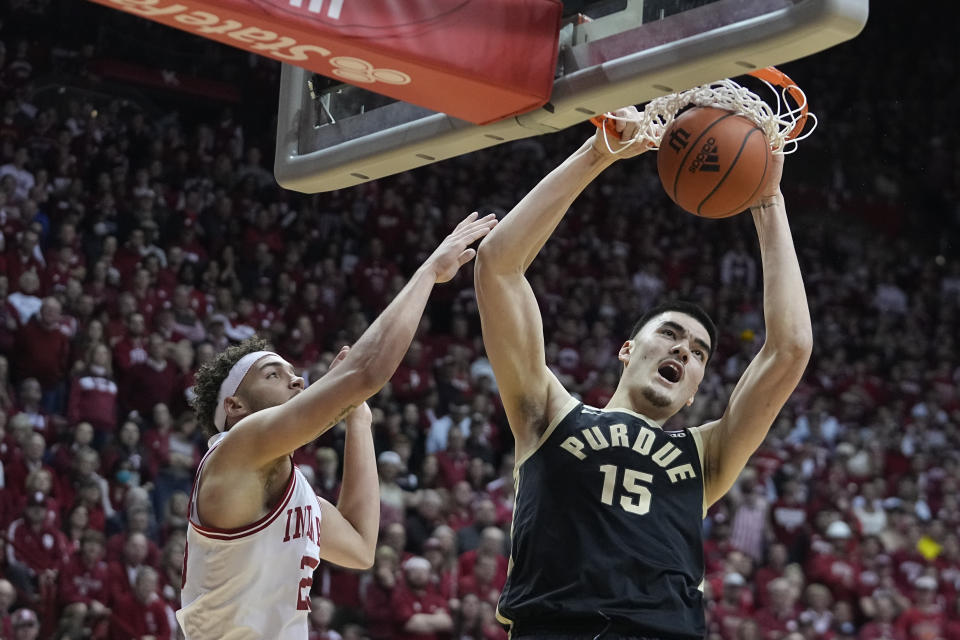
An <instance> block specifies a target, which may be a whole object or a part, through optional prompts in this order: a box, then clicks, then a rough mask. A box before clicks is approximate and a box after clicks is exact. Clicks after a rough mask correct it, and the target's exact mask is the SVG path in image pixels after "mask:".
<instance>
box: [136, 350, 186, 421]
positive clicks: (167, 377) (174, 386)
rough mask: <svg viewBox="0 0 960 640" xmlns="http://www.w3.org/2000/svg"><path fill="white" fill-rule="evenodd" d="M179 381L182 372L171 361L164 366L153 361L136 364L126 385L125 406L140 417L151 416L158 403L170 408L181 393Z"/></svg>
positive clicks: (166, 361) (167, 361)
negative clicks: (133, 410) (135, 411)
mask: <svg viewBox="0 0 960 640" xmlns="http://www.w3.org/2000/svg"><path fill="white" fill-rule="evenodd" d="M179 381H180V370H179V369H177V367H176V366H175V365H174V364H173V363H172V362H170V361H169V360H165V361H164V362H163V364H162V365H158V364H157V363H154V362H153V361H147V362H141V363H138V364H135V365H133V366H132V367H130V371H129V380H128V383H127V384H125V385H124V390H125V391H126V392H127V393H125V394H124V395H125V396H126V397H125V401H126V402H125V405H126V406H128V407H130V408H131V409H136V410H137V411H139V412H140V415H150V412H151V411H152V410H153V406H154V405H155V404H157V403H160V402H162V403H164V404H166V405H167V406H170V403H171V400H172V399H174V398H175V396H176V395H177V393H178V391H179V389H178V383H179Z"/></svg>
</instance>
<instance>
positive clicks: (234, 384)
mask: <svg viewBox="0 0 960 640" xmlns="http://www.w3.org/2000/svg"><path fill="white" fill-rule="evenodd" d="M264 356H277V357H278V358H279V357H280V356H278V355H277V354H276V353H274V352H273V351H254V352H253V353H248V354H247V355H245V356H243V357H242V358H240V360H238V361H237V364H235V365H233V367H232V368H231V369H230V373H228V374H227V377H226V378H225V379H224V381H223V383H222V384H221V385H220V393H218V394H217V410H216V411H214V413H213V426H215V427H216V428H217V431H223V430H224V429H225V428H226V426H227V412H226V411H224V410H223V401H224V400H226V399H227V398H229V397H230V396H232V395H234V394H236V393H237V389H239V388H240V383H241V382H243V378H244V377H245V376H246V375H247V371H250V367H252V366H253V363H254V362H256V361H257V360H259V359H260V358H262V357H264Z"/></svg>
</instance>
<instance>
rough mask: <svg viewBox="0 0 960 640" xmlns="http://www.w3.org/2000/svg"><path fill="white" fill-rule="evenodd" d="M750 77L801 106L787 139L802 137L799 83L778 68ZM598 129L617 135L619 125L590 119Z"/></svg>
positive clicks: (802, 99) (600, 118)
mask: <svg viewBox="0 0 960 640" xmlns="http://www.w3.org/2000/svg"><path fill="white" fill-rule="evenodd" d="M748 75H751V76H753V77H754V78H759V79H760V80H766V81H767V82H769V83H770V84H772V85H774V86H776V87H780V88H781V89H785V90H786V91H787V93H788V94H790V97H791V98H793V99H794V101H796V103H797V105H799V106H800V116H799V117H798V118H797V122H796V123H795V124H794V125H793V128H792V129H790V133H788V134H787V139H788V140H792V139H794V138H796V137H797V136H798V135H800V132H801V131H803V127H804V125H806V124H807V116H808V115H809V114H808V109H807V101H806V97H805V96H804V95H803V92H802V91H801V90H800V87H799V86H797V83H796V82H794V81H793V80H791V79H790V76H788V75H787V74H785V73H784V72H783V71H780V69H777V68H776V67H764V68H763V69H757V70H756V71H751V72H750V73H749V74H748ZM590 122H592V123H593V124H594V125H595V126H596V127H597V128H600V127H601V126H602V127H605V128H606V130H607V133H609V134H612V135H618V134H617V125H616V124H615V123H614V121H613V120H611V119H610V118H608V117H607V116H606V114H604V115H602V116H594V117H592V118H590Z"/></svg>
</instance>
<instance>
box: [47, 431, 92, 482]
mask: <svg viewBox="0 0 960 640" xmlns="http://www.w3.org/2000/svg"><path fill="white" fill-rule="evenodd" d="M93 436H94V431H93V425H91V424H90V423H89V422H78V423H76V425H75V426H74V427H73V430H72V433H71V434H70V441H69V442H62V441H61V442H58V443H57V444H55V445H53V447H51V449H50V458H51V462H52V464H53V468H54V469H56V472H57V475H58V476H61V477H63V476H66V475H68V474H69V473H70V471H71V470H72V469H73V461H74V459H75V458H76V455H77V452H78V451H80V449H82V448H84V447H89V446H93Z"/></svg>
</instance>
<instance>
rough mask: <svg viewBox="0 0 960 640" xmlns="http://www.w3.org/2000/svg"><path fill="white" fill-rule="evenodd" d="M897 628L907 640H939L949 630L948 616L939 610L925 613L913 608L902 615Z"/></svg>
mask: <svg viewBox="0 0 960 640" xmlns="http://www.w3.org/2000/svg"><path fill="white" fill-rule="evenodd" d="M896 626H897V628H898V629H899V630H900V631H901V632H902V633H903V634H904V635H905V636H906V637H907V640H939V639H940V638H943V637H944V633H945V632H946V630H947V616H946V615H945V614H944V613H943V611H942V610H941V609H939V608H937V609H936V610H934V611H924V610H922V609H919V608H917V607H911V608H910V609H907V610H906V611H904V612H903V613H902V614H900V617H899V618H897V621H896Z"/></svg>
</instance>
